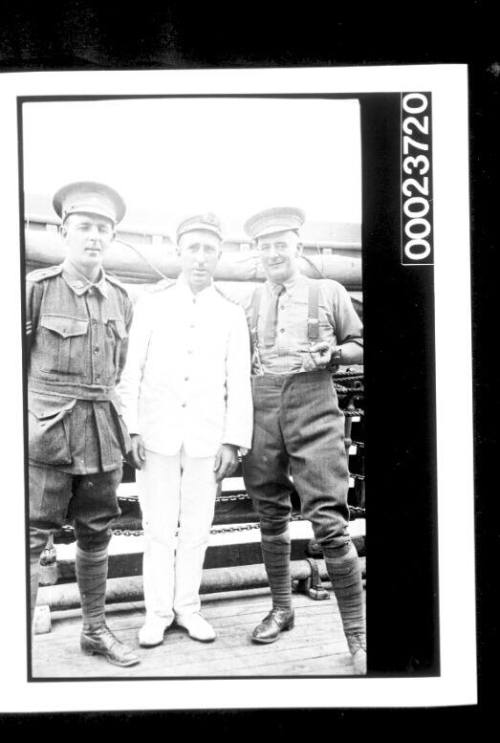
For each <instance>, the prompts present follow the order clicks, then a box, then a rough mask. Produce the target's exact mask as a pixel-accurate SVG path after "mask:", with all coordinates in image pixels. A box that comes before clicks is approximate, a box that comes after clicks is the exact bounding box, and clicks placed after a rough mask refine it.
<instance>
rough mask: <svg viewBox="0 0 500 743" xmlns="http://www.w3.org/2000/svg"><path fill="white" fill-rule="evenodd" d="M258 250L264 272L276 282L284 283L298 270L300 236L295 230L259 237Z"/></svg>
mask: <svg viewBox="0 0 500 743" xmlns="http://www.w3.org/2000/svg"><path fill="white" fill-rule="evenodd" d="M257 250H258V251H259V254H260V260H261V263H262V268H263V269H264V273H265V274H266V276H267V278H268V279H270V281H274V283H275V284H281V283H283V282H284V281H286V280H287V279H289V278H291V277H292V276H293V274H294V273H296V271H297V270H298V269H297V258H298V256H299V236H298V235H297V233H296V232H294V231H293V230H286V231H283V232H275V233H273V234H272V235H265V236H263V237H259V238H258V239H257Z"/></svg>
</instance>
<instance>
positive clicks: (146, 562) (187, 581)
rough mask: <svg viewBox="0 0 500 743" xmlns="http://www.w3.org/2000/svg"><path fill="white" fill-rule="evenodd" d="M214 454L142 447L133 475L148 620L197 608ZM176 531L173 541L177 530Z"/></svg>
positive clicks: (212, 499)
mask: <svg viewBox="0 0 500 743" xmlns="http://www.w3.org/2000/svg"><path fill="white" fill-rule="evenodd" d="M214 463H215V457H188V456H187V455H186V454H185V452H184V449H183V448H182V449H181V451H180V452H179V453H178V454H176V455H174V456H164V455H162V454H156V453H155V452H152V451H146V462H145V464H144V465H143V468H142V469H141V470H137V472H136V479H137V486H138V490H139V502H140V506H141V510H142V519H143V529H144V559H143V584H144V601H145V605H146V618H153V617H159V618H161V619H162V620H165V623H169V622H171V621H172V619H173V618H174V616H175V615H178V616H183V615H184V616H186V615H189V614H192V613H195V612H198V611H199V610H200V596H199V591H200V584H201V578H202V570H203V561H204V559H205V552H206V548H207V544H208V539H209V536H210V527H211V525H212V521H213V516H214V507H215V494H216V491H217V483H216V481H215V473H214ZM177 529H178V535H177V539H176V536H175V535H176V531H177Z"/></svg>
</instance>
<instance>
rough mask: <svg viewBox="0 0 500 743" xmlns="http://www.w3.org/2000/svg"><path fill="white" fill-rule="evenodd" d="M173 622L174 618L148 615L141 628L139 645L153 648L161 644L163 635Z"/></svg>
mask: <svg viewBox="0 0 500 743" xmlns="http://www.w3.org/2000/svg"><path fill="white" fill-rule="evenodd" d="M171 624H172V620H168V619H163V618H162V617H147V618H146V621H145V622H144V624H143V625H142V627H141V629H140V630H139V645H140V646H141V647H143V648H153V647H154V646H155V645H161V644H162V642H163V635H164V634H165V632H166V630H167V629H168V628H169V627H170V625H171Z"/></svg>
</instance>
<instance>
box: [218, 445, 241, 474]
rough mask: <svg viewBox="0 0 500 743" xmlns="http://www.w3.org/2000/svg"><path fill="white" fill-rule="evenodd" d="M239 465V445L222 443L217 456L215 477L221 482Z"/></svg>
mask: <svg viewBox="0 0 500 743" xmlns="http://www.w3.org/2000/svg"><path fill="white" fill-rule="evenodd" d="M237 466H238V447H237V446H233V444H222V445H221V447H220V449H219V451H218V452H217V454H216V456H215V463H214V472H215V479H216V481H217V482H220V481H221V480H223V479H224V477H230V476H231V475H232V474H233V472H234V471H235V469H236V467H237Z"/></svg>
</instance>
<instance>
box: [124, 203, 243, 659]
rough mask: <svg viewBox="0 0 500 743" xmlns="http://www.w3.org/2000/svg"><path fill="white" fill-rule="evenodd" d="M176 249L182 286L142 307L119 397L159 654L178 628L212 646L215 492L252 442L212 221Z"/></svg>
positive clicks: (190, 223) (239, 324)
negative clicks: (208, 600) (207, 568)
mask: <svg viewBox="0 0 500 743" xmlns="http://www.w3.org/2000/svg"><path fill="white" fill-rule="evenodd" d="M177 240H178V252H179V256H180V263H181V273H180V276H179V278H178V280H177V281H176V282H168V281H167V282H160V283H159V284H158V285H157V286H156V287H155V288H154V289H153V291H152V292H150V293H148V294H147V295H145V296H144V298H143V299H140V300H139V301H138V303H137V305H136V307H135V315H134V322H133V323H132V328H131V333H130V346H129V355H128V359H127V364H126V366H125V370H124V373H123V378H122V382H121V384H120V387H119V392H120V396H121V399H122V403H123V412H124V417H125V421H126V423H127V426H128V429H129V431H130V433H131V435H132V446H133V449H132V451H133V457H134V461H135V464H136V466H137V468H138V471H137V485H138V489H139V500H140V504H141V510H142V515H143V528H144V565H143V580H144V598H145V605H146V619H145V623H144V625H143V627H141V629H140V631H139V643H140V645H141V646H143V647H153V646H155V645H159V644H161V643H162V642H163V636H164V633H165V630H166V629H167V628H168V627H169V626H170V625H171V624H172V622H173V621H174V619H175V621H176V623H177V625H179V626H181V627H183V628H185V629H186V630H187V632H188V634H189V636H190V637H191V638H193V639H195V640H199V641H201V642H210V641H212V640H214V639H215V636H216V635H215V630H214V629H213V627H212V626H211V625H210V624H209V623H208V622H207V621H206V619H205V618H204V617H203V616H202V615H201V614H200V608H201V604H200V597H199V589H200V583H201V578H202V568H203V562H204V557H205V551H206V547H207V543H208V539H209V535H210V527H211V524H212V520H213V514H214V506H215V495H216V489H217V483H218V482H220V481H221V480H222V479H223V478H224V477H225V476H228V475H231V474H232V472H233V471H234V469H235V467H236V465H237V455H238V448H240V447H241V448H245V449H247V448H248V447H249V446H250V440H251V435H252V394H251V388H250V343H249V338H248V330H247V326H246V321H245V314H244V312H243V310H242V308H241V307H240V306H239V305H237V304H235V303H233V302H231V301H230V300H228V299H227V298H226V297H224V296H223V295H222V294H221V293H220V292H219V291H218V290H217V289H216V287H215V286H214V284H213V281H212V276H213V274H214V272H215V269H216V266H217V262H218V259H219V257H220V255H221V246H222V234H221V227H220V224H219V221H218V219H217V218H216V217H215V216H214V215H211V214H204V215H201V216H194V217H191V218H189V219H187V220H185V221H183V222H182V223H181V224H180V225H179V227H178V230H177ZM177 530H178V533H177V539H176V531H177Z"/></svg>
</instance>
